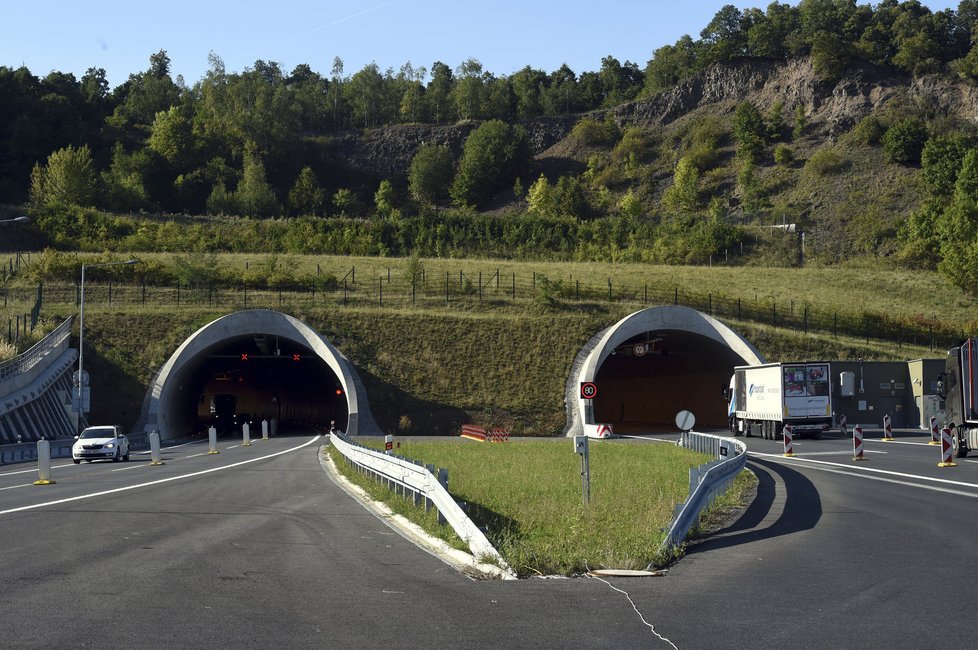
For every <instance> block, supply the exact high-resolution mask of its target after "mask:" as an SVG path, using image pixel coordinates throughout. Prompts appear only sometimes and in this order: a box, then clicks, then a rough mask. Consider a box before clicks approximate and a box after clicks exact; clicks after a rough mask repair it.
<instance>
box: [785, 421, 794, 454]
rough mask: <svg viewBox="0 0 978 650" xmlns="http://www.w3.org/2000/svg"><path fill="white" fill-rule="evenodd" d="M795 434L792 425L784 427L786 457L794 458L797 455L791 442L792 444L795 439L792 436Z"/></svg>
mask: <svg viewBox="0 0 978 650" xmlns="http://www.w3.org/2000/svg"><path fill="white" fill-rule="evenodd" d="M793 433H794V432H793V431H792V430H791V425H790V424H786V425H785V427H784V455H785V456H794V455H795V452H794V450H793V449H792V447H791V442H792V439H793V437H794V436H793V435H792V434H793Z"/></svg>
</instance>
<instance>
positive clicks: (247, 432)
mask: <svg viewBox="0 0 978 650" xmlns="http://www.w3.org/2000/svg"><path fill="white" fill-rule="evenodd" d="M241 437H242V438H244V442H242V443H241V446H242V447H250V446H251V425H250V424H248V423H247V422H245V423H244V424H242V425H241Z"/></svg>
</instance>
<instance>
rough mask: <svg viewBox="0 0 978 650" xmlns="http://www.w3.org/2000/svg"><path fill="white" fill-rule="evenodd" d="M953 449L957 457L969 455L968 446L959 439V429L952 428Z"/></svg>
mask: <svg viewBox="0 0 978 650" xmlns="http://www.w3.org/2000/svg"><path fill="white" fill-rule="evenodd" d="M951 450H952V451H953V452H954V456H955V457H956V458H967V457H968V447H967V446H966V445H964V444H962V442H961V441H960V440H959V439H958V430H957V429H951Z"/></svg>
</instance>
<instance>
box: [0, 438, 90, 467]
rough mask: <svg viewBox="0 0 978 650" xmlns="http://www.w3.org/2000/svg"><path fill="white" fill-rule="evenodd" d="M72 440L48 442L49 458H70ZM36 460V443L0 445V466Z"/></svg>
mask: <svg viewBox="0 0 978 650" xmlns="http://www.w3.org/2000/svg"><path fill="white" fill-rule="evenodd" d="M74 442H75V441H74V440H49V441H48V443H49V444H50V445H51V458H71V446H72V445H73V444H74ZM32 460H37V443H36V442H19V443H15V444H12V445H0V465H10V464H12V463H26V462H28V461H32Z"/></svg>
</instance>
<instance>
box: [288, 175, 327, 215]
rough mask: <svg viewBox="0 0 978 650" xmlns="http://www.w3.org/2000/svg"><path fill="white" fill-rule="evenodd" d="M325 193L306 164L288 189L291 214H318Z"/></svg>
mask: <svg viewBox="0 0 978 650" xmlns="http://www.w3.org/2000/svg"><path fill="white" fill-rule="evenodd" d="M325 194H326V193H325V191H324V190H323V188H321V187H320V186H319V181H318V180H317V179H316V174H314V173H313V171H312V169H311V168H310V167H309V166H308V165H307V166H305V167H303V168H302V171H301V172H299V176H298V178H296V179H295V184H294V185H293V186H292V189H291V190H289V207H290V208H291V209H292V214H296V215H318V214H320V212H321V211H322V208H323V198H324V197H325Z"/></svg>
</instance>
